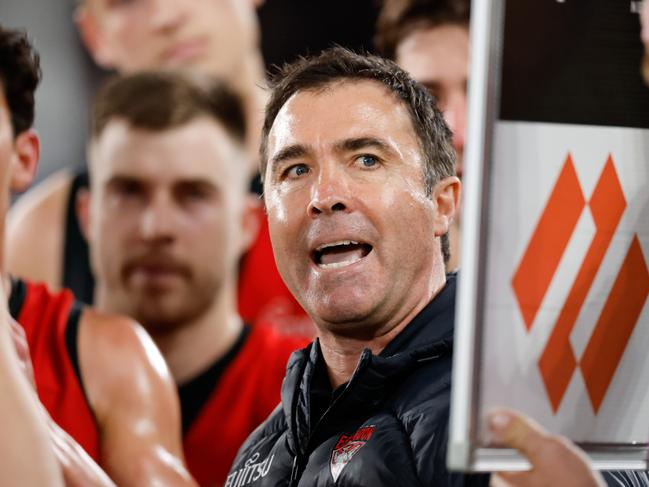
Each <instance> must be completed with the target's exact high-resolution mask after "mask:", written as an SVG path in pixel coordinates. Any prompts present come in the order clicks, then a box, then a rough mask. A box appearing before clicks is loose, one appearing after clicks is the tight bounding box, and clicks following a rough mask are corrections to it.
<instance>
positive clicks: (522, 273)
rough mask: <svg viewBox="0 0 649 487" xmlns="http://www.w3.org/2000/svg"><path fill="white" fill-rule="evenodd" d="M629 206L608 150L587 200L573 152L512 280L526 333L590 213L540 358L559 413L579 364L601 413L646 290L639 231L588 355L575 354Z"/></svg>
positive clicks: (647, 274) (646, 273) (648, 285)
mask: <svg viewBox="0 0 649 487" xmlns="http://www.w3.org/2000/svg"><path fill="white" fill-rule="evenodd" d="M626 208H627V202H626V200H625V198H624V192H623V191H622V186H621V185H620V180H619V178H618V175H617V171H616V170H615V165H614V162H613V158H612V157H611V156H609V157H608V160H607V161H606V164H605V165H604V169H603V171H602V173H601V175H600V177H599V179H598V181H597V183H596V185H595V189H594V191H593V194H592V195H591V196H590V199H588V200H587V199H586V197H585V196H584V194H583V191H582V188H581V184H580V183H579V179H578V178H577V173H576V171H575V167H574V164H573V161H572V158H571V156H570V154H568V156H567V157H566V161H565V163H564V165H563V168H562V170H561V173H560V175H559V177H558V179H557V181H556V183H555V185H554V188H553V189H552V193H551V194H550V197H549V199H548V202H547V203H546V205H545V208H544V210H543V212H542V214H541V217H540V218H539V221H538V223H537V225H536V228H535V229H534V232H533V234H532V237H531V238H530V241H529V243H528V245H527V248H526V249H525V252H524V253H523V257H522V258H521V261H520V263H519V265H518V267H517V269H516V272H515V274H514V277H513V279H512V287H513V290H514V294H515V296H516V300H517V302H518V305H519V307H520V311H521V314H522V316H523V321H524V323H525V327H526V329H527V331H529V330H531V328H532V325H533V324H534V320H535V318H536V315H537V312H538V311H539V309H540V308H541V304H542V302H543V299H544V296H545V294H546V292H547V290H548V288H549V287H550V284H551V283H552V280H553V279H554V276H555V273H556V271H557V268H558V267H559V263H560V261H561V258H562V256H563V254H564V252H565V250H566V247H567V246H568V243H569V241H570V239H571V237H572V235H573V232H574V231H575V228H576V227H577V223H578V221H579V219H580V217H581V215H582V212H584V211H586V210H589V211H590V212H591V215H592V217H593V221H594V223H595V235H594V237H593V239H592V241H591V243H590V245H589V247H588V250H587V251H586V255H585V257H584V259H583V261H582V262H581V264H580V266H579V269H578V271H577V275H576V277H575V280H574V282H573V283H572V285H571V286H570V288H569V291H568V294H567V296H566V297H565V301H564V302H563V305H562V307H561V310H560V312H559V315H558V318H557V319H556V322H555V323H554V325H553V327H552V332H551V334H550V338H549V339H548V341H547V343H546V345H545V348H544V349H543V352H542V354H541V357H540V359H539V362H538V366H539V370H540V373H541V377H542V379H543V383H544V385H545V389H546V391H547V394H548V398H549V400H550V404H551V405H552V409H553V411H554V412H555V413H556V412H557V411H558V409H559V406H560V405H561V401H562V400H563V397H564V395H565V393H566V390H567V389H568V385H569V384H570V381H571V379H572V377H573V374H574V373H575V371H576V370H577V369H578V368H579V369H580V370H581V373H582V375H583V378H584V383H585V385H586V390H587V393H588V397H589V398H590V402H591V404H592V406H593V411H594V412H595V413H596V414H597V412H598V411H599V408H600V406H601V405H602V401H603V400H604V397H605V396H606V392H607V390H608V388H609V386H610V384H611V381H612V380H613V376H614V374H615V371H616V370H617V368H618V365H619V363H620V361H621V359H622V355H623V354H624V351H625V349H626V347H627V344H628V341H629V338H630V337H631V333H632V332H633V330H634V328H635V326H636V324H637V322H638V318H639V316H640V313H641V312H642V309H643V307H644V304H645V301H646V299H647V295H648V294H649V271H648V270H647V264H646V261H645V259H644V256H643V254H642V249H641V247H640V241H639V239H638V236H637V235H633V238H632V239H631V243H630V245H629V248H628V250H627V252H626V256H625V258H624V260H623V262H622V265H621V266H620V268H619V269H616V270H613V271H612V272H617V276H616V277H615V280H614V282H613V286H612V288H611V290H610V292H609V294H608V296H606V298H605V301H604V307H603V308H602V311H601V313H600V315H599V317H598V319H597V322H596V323H595V327H594V329H593V332H592V335H591V336H590V339H589V340H588V343H587V345H586V348H585V350H584V353H583V354H582V356H581V357H576V356H575V352H574V350H573V348H572V346H571V344H570V335H571V333H572V330H573V328H574V326H575V324H576V322H577V318H578V317H579V314H580V312H581V310H582V308H583V306H584V303H585V301H586V297H587V295H588V293H589V290H590V289H591V286H592V284H593V281H594V280H595V277H596V275H597V273H598V271H599V270H600V267H601V264H602V261H603V260H604V257H605V255H606V252H607V250H608V248H609V246H610V244H611V241H612V240H613V236H614V235H615V232H616V230H617V227H618V224H619V223H620V220H621V219H622V216H623V214H624V211H625V210H626Z"/></svg>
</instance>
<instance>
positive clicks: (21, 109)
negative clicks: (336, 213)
mask: <svg viewBox="0 0 649 487" xmlns="http://www.w3.org/2000/svg"><path fill="white" fill-rule="evenodd" d="M40 80H41V68H40V59H39V56H38V53H37V52H36V50H35V49H34V48H33V47H32V45H31V43H30V41H29V39H28V38H27V34H26V33H25V31H23V30H13V29H8V28H5V27H3V26H0V81H2V87H3V89H4V95H5V98H6V99H7V104H8V105H9V111H10V112H11V126H12V128H13V131H14V137H15V136H17V135H18V134H20V133H22V132H24V131H25V130H28V129H29V128H30V127H31V126H32V124H33V123H34V92H35V91H36V87H37V86H38V83H39V82H40Z"/></svg>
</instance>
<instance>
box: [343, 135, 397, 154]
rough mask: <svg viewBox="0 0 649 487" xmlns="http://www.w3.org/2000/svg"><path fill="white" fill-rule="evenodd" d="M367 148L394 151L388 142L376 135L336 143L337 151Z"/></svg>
mask: <svg viewBox="0 0 649 487" xmlns="http://www.w3.org/2000/svg"><path fill="white" fill-rule="evenodd" d="M367 148H374V149H379V150H382V151H385V152H392V149H391V147H390V145H389V144H388V143H387V142H385V141H384V140H382V139H378V138H376V137H358V138H353V139H345V140H341V141H340V142H337V143H336V144H335V145H334V150H335V151H336V152H352V151H357V150H361V149H367Z"/></svg>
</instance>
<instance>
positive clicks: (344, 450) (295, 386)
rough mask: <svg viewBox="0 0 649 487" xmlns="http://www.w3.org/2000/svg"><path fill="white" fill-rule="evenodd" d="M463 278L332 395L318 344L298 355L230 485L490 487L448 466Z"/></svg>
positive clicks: (366, 356)
mask: <svg viewBox="0 0 649 487" xmlns="http://www.w3.org/2000/svg"><path fill="white" fill-rule="evenodd" d="M455 281H456V277H455V275H449V276H448V280H447V284H446V286H445V287H444V289H442V291H441V292H440V293H439V294H438V295H437V296H436V297H435V299H433V301H431V303H430V304H428V306H426V307H425V308H424V309H423V310H422V311H421V312H420V313H419V314H418V315H417V316H416V317H415V319H414V320H413V321H412V322H411V323H410V324H409V325H408V326H407V327H406V328H405V329H404V330H403V331H402V332H401V333H400V334H399V335H398V336H397V337H396V338H395V339H394V340H393V341H392V342H390V344H388V346H387V347H386V348H385V349H384V350H383V352H381V354H380V355H378V356H376V355H372V353H371V352H370V351H369V350H365V351H364V352H363V353H362V355H361V358H360V360H359V362H358V365H357V367H356V370H355V372H354V374H353V376H352V378H351V379H350V381H349V382H348V383H347V384H346V385H343V386H341V387H340V388H339V389H338V390H336V391H335V392H333V393H331V392H330V393H329V394H327V393H326V392H324V393H323V390H324V389H326V387H327V385H328V379H327V377H326V372H325V371H324V363H323V359H322V355H321V352H320V346H319V343H318V341H317V340H316V341H315V342H314V343H312V344H311V345H309V346H308V347H307V348H305V349H304V350H300V351H298V352H295V353H294V354H293V355H292V356H291V359H290V361H289V364H288V367H287V372H286V377H285V379H284V383H283V385H282V403H281V404H280V405H279V406H278V407H277V408H276V409H275V411H274V412H273V413H272V414H271V415H270V417H269V418H268V419H267V420H266V421H265V422H264V423H263V424H262V425H261V426H259V427H258V428H257V429H256V430H255V431H254V432H253V433H252V434H251V436H250V437H249V438H248V439H247V440H246V442H245V443H244V444H243V446H242V447H241V449H240V450H239V453H238V454H237V458H236V459H235V461H234V464H233V466H232V469H231V471H230V475H229V476H228V478H227V481H226V484H225V487H247V486H254V487H260V486H291V487H325V486H334V485H336V486H339V487H340V486H354V487H365V486H367V487H382V486H389V487H394V486H401V487H415V486H428V487H431V486H434V487H447V486H449V487H451V486H452V487H460V486H467V487H474V486H488V484H489V476H488V475H463V474H457V473H449V472H448V471H447V469H446V444H447V442H448V415H449V408H450V392H451V391H450V385H451V349H452V343H453V323H454V318H455V316H454V315H455ZM329 388H330V386H329ZM323 396H324V397H325V400H324V401H323V400H322V399H321V398H322V397H323ZM646 479H647V477H646V475H645V474H634V473H627V472H617V473H615V474H614V476H613V475H607V476H606V480H607V482H608V484H609V485H611V486H617V487H620V486H622V487H625V486H629V487H635V486H646V485H649V484H648V483H647V482H646Z"/></svg>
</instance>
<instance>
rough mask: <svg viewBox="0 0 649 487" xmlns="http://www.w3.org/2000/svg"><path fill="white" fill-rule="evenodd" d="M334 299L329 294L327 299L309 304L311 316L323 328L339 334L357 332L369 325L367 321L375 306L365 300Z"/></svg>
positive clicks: (369, 319)
mask: <svg viewBox="0 0 649 487" xmlns="http://www.w3.org/2000/svg"><path fill="white" fill-rule="evenodd" d="M346 298H347V299H336V297H335V296H331V297H330V298H329V299H327V300H324V301H323V300H322V299H321V300H320V301H319V302H318V303H315V305H314V306H310V307H309V308H310V310H311V313H310V314H311V317H312V318H313V320H314V321H315V322H316V323H318V324H320V326H322V327H324V328H325V329H327V330H329V331H331V332H334V333H336V334H340V335H346V334H348V333H349V334H357V333H358V332H359V331H361V330H364V329H367V328H369V327H371V326H370V325H368V323H369V322H370V321H371V316H372V314H373V311H374V309H375V306H371V305H370V304H369V303H368V302H367V301H360V300H354V299H349V296H346Z"/></svg>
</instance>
